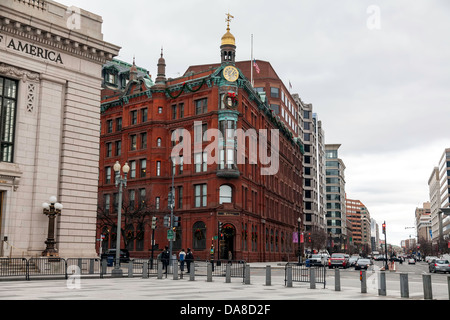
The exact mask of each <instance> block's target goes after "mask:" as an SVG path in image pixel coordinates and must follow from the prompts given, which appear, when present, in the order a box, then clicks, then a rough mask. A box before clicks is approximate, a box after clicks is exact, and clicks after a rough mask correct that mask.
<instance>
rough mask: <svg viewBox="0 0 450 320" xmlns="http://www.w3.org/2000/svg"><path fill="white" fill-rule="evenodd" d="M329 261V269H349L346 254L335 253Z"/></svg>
mask: <svg viewBox="0 0 450 320" xmlns="http://www.w3.org/2000/svg"><path fill="white" fill-rule="evenodd" d="M328 261H329V262H328V267H329V268H330V269H332V268H336V267H338V268H341V267H342V268H344V269H346V268H348V267H349V264H348V258H347V255H346V254H344V253H333V254H332V255H331V258H330V260H328Z"/></svg>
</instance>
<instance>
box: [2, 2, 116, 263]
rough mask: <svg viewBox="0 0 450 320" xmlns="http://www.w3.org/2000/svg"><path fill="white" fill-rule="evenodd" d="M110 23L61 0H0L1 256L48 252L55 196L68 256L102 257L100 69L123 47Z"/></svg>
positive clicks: (63, 252) (60, 240) (62, 249)
mask: <svg viewBox="0 0 450 320" xmlns="http://www.w3.org/2000/svg"><path fill="white" fill-rule="evenodd" d="M101 27H102V19H101V17H100V16H97V15H95V14H92V13H90V12H87V11H84V10H81V9H79V8H75V7H70V8H68V7H66V6H63V5H61V4H59V3H57V2H54V1H42V0H40V1H37V0H36V1H33V0H26V1H15V0H2V1H1V2H0V108H1V113H0V123H1V124H0V138H1V139H0V143H1V145H0V239H1V241H2V242H1V244H2V246H1V247H0V256H11V257H30V256H40V255H41V254H42V252H43V251H44V249H45V247H46V245H45V241H46V239H47V232H48V221H49V219H48V218H47V216H45V215H44V214H43V209H42V203H43V202H47V201H48V199H49V197H50V196H56V197H57V199H58V202H60V203H61V204H63V205H64V209H63V211H62V215H61V216H60V217H59V218H58V219H57V228H56V240H57V248H58V250H59V255H60V256H61V257H63V258H71V257H93V256H95V255H96V253H95V242H96V232H95V230H96V209H97V185H98V160H99V139H100V90H101V83H102V79H101V72H102V65H103V64H104V63H105V62H106V61H108V60H111V59H112V58H113V57H114V56H116V55H118V52H119V50H120V48H119V47H117V46H116V45H112V44H109V43H107V42H105V41H103V35H102V33H101Z"/></svg>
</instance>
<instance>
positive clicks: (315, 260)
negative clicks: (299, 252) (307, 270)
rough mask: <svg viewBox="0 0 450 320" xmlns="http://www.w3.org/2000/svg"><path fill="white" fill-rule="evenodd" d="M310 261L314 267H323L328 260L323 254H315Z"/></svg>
mask: <svg viewBox="0 0 450 320" xmlns="http://www.w3.org/2000/svg"><path fill="white" fill-rule="evenodd" d="M309 261H310V264H311V265H312V266H323V265H324V264H325V263H326V262H327V258H326V257H325V256H324V255H322V254H313V255H312V256H311V257H310V258H309Z"/></svg>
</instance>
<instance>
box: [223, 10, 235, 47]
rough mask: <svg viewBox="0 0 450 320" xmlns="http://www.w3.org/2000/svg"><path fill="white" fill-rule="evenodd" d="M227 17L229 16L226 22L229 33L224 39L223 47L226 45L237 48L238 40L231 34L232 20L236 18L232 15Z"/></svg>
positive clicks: (228, 14)
mask: <svg viewBox="0 0 450 320" xmlns="http://www.w3.org/2000/svg"><path fill="white" fill-rule="evenodd" d="M226 16H227V19H226V20H225V22H226V23H227V33H225V34H224V35H223V37H222V45H223V46H224V45H232V46H235V45H236V39H235V37H234V36H233V35H232V34H231V32H230V21H231V19H234V17H233V16H232V15H231V14H230V13H227V14H226Z"/></svg>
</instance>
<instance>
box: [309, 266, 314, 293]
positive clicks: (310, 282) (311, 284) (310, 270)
mask: <svg viewBox="0 0 450 320" xmlns="http://www.w3.org/2000/svg"><path fill="white" fill-rule="evenodd" d="M309 288H310V289H315V288H316V269H314V268H310V269H309Z"/></svg>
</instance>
